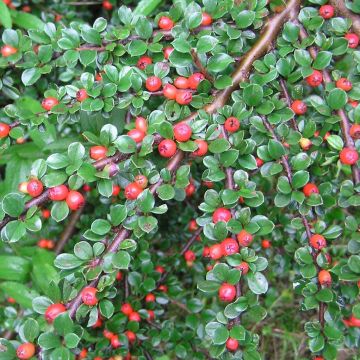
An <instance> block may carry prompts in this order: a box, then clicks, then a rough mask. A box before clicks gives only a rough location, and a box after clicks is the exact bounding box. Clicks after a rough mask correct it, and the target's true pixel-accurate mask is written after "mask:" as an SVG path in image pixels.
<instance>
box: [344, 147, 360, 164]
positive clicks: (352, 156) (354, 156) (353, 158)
mask: <svg viewBox="0 0 360 360" xmlns="http://www.w3.org/2000/svg"><path fill="white" fill-rule="evenodd" d="M358 160H359V154H358V153H357V151H356V150H355V149H352V148H343V149H342V150H341V151H340V161H341V162H342V163H343V164H345V165H354V164H356V162H357V161H358Z"/></svg>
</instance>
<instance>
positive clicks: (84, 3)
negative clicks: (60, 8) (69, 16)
mask: <svg viewBox="0 0 360 360" xmlns="http://www.w3.org/2000/svg"><path fill="white" fill-rule="evenodd" d="M101 4H102V3H101V1H100V2H99V1H72V2H68V3H66V5H71V6H84V5H86V6H89V5H90V6H91V5H101Z"/></svg>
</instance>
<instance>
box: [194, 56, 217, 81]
mask: <svg viewBox="0 0 360 360" xmlns="http://www.w3.org/2000/svg"><path fill="white" fill-rule="evenodd" d="M190 53H191V57H192V59H193V61H194V64H195V66H196V67H197V68H198V69H199V70H200V72H201V73H202V74H203V75H204V76H205V79H207V80H209V81H210V82H211V83H213V82H214V78H213V77H212V76H211V75H210V74H209V73H208V71H207V70H206V68H205V66H203V64H202V63H201V61H200V59H199V56H198V54H197V52H196V50H195V49H191V50H190Z"/></svg>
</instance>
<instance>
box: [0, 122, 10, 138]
mask: <svg viewBox="0 0 360 360" xmlns="http://www.w3.org/2000/svg"><path fill="white" fill-rule="evenodd" d="M10 130H11V128H10V126H9V125H8V124H5V123H0V139H3V138H5V137H7V136H8V135H9V132H10Z"/></svg>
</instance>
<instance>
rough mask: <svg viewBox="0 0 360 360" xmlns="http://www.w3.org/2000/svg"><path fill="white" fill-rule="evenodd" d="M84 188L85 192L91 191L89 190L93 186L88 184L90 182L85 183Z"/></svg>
mask: <svg viewBox="0 0 360 360" xmlns="http://www.w3.org/2000/svg"><path fill="white" fill-rule="evenodd" d="M82 189H83V190H84V191H85V192H89V191H91V186H90V185H88V184H85V185H84V186H83V187H82Z"/></svg>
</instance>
